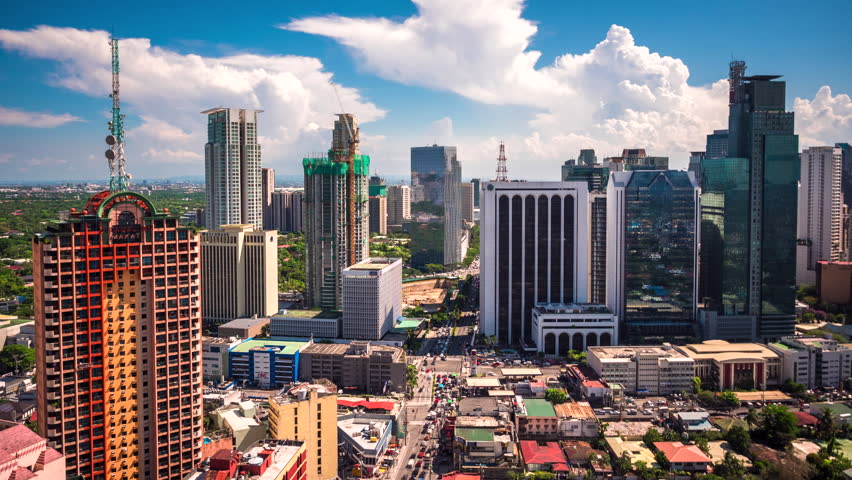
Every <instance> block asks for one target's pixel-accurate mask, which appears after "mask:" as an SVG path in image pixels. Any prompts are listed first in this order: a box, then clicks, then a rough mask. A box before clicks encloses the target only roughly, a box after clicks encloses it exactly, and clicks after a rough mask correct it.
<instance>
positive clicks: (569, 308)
mask: <svg viewBox="0 0 852 480" xmlns="http://www.w3.org/2000/svg"><path fill="white" fill-rule="evenodd" d="M534 310H536V311H538V312H539V313H548V314H552V313H611V312H610V310H609V308H607V306H606V305H600V304H597V303H537V304H536V305H535V307H534Z"/></svg>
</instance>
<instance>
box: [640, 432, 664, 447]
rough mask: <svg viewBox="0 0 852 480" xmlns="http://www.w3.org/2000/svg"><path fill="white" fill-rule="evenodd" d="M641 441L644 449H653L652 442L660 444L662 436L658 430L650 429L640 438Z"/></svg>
mask: <svg viewBox="0 0 852 480" xmlns="http://www.w3.org/2000/svg"><path fill="white" fill-rule="evenodd" d="M642 441H643V442H644V443H645V446H646V447H648V448H654V442H662V441H663V436H662V435H661V434H660V432H659V430H657V429H656V428H654V427H651V428H649V429H648V431H647V432H645V435H643V436H642Z"/></svg>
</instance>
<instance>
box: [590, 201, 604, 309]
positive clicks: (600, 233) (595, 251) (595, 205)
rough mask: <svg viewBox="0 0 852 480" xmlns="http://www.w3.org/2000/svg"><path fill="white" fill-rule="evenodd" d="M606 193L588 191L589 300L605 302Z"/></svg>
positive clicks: (599, 302) (591, 301) (598, 302)
mask: <svg viewBox="0 0 852 480" xmlns="http://www.w3.org/2000/svg"><path fill="white" fill-rule="evenodd" d="M606 203H607V202H606V193H605V192H590V193H589V204H590V214H591V216H590V221H591V228H590V230H591V231H590V239H591V245H590V251H591V253H590V256H589V302H590V303H597V304H605V303H606V207H607V205H606Z"/></svg>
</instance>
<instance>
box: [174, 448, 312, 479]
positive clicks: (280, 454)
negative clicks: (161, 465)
mask: <svg viewBox="0 0 852 480" xmlns="http://www.w3.org/2000/svg"><path fill="white" fill-rule="evenodd" d="M307 457H308V453H307V449H306V448H305V444H304V442H299V441H288V440H269V441H265V442H264V441H261V442H258V443H256V444H253V445H250V446H249V447H248V448H246V450H245V452H244V453H242V454H241V453H240V452H238V451H236V450H229V449H220V450H219V451H217V452H216V453H214V454H213V455H212V456H211V457H210V462H209V465H208V466H209V468H210V470H209V471H208V472H198V473H196V474H193V475H190V476H189V477H187V480H208V479H209V480H218V479H232V478H253V479H257V480H307V478H308V473H307Z"/></svg>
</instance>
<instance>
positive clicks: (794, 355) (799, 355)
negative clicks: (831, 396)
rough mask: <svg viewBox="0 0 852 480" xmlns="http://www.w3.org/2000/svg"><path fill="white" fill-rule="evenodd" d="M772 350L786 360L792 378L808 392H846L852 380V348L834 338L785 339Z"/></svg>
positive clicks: (786, 367)
mask: <svg viewBox="0 0 852 480" xmlns="http://www.w3.org/2000/svg"><path fill="white" fill-rule="evenodd" d="M770 347H771V348H772V349H773V350H774V351H775V352H777V353H778V354H779V355H780V356H782V357H783V359H784V369H785V371H786V372H790V373H791V374H792V375H794V376H791V377H789V378H791V379H793V381H795V382H796V383H801V384H802V385H805V386H807V387H808V389H811V390H813V389H814V388H836V389H843V388H844V387H845V384H846V380H847V379H848V378H849V377H852V348H850V347H851V346H850V345H849V344H839V343H837V340H834V339H833V338H823V337H806V336H795V337H785V338H782V339H781V341H780V342H776V343H774V344H770Z"/></svg>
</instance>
